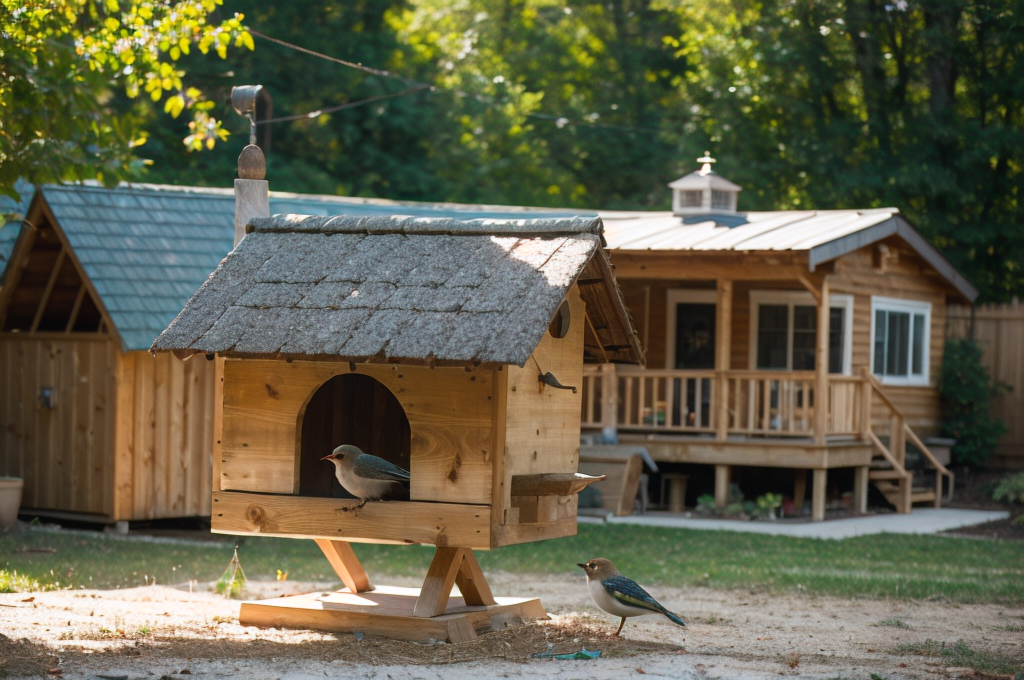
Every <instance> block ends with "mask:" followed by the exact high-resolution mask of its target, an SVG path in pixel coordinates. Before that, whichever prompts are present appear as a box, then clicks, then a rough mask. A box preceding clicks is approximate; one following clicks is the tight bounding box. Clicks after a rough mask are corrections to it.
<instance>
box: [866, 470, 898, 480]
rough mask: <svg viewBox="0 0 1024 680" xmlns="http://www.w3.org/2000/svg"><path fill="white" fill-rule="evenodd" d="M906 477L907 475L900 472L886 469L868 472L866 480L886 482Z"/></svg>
mask: <svg viewBox="0 0 1024 680" xmlns="http://www.w3.org/2000/svg"><path fill="white" fill-rule="evenodd" d="M906 475H907V473H905V472H900V471H899V470H896V469H893V468H888V469H879V468H875V469H872V470H869V471H868V479H870V480H871V481H876V480H879V481H880V480H888V479H903V478H904V477H906Z"/></svg>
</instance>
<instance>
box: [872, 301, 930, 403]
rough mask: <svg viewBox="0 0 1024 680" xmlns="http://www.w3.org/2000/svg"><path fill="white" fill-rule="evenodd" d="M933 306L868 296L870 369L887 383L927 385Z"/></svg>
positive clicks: (924, 303) (925, 303)
mask: <svg viewBox="0 0 1024 680" xmlns="http://www.w3.org/2000/svg"><path fill="white" fill-rule="evenodd" d="M931 327H932V306H931V304H930V303H928V302H921V301H918V300H902V299H899V298H887V297H872V298H871V372H872V373H874V374H875V375H876V376H877V377H878V379H879V380H881V381H882V382H883V383H885V384H887V385H927V384H928V359H929V356H930V354H929V352H930V347H929V345H930V342H929V339H930V335H931Z"/></svg>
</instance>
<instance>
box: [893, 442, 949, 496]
mask: <svg viewBox="0 0 1024 680" xmlns="http://www.w3.org/2000/svg"><path fill="white" fill-rule="evenodd" d="M903 427H904V428H905V430H904V431H905V432H906V433H907V435H908V436H909V437H910V441H912V442H914V446H916V447H917V448H918V450H919V451H920V452H921V453H922V454H924V457H925V458H927V459H928V462H930V463H931V464H932V466H933V467H934V468H935V472H936V475H935V497H936V498H942V476H943V475H945V476H946V477H949V495H948V496H946V499H945V502H946V503H949V502H950V501H951V500H953V485H954V483H955V479H956V476H955V475H954V474H953V472H952V471H951V470H950V469H949V468H947V467H946V466H945V465H943V464H942V463H940V462H939V460H938V458H936V457H935V454H933V453H932V452H931V449H929V448H928V447H927V446H925V444H924V442H922V441H921V440H920V438H918V436H917V435H916V434H915V433H914V431H913V430H912V429H910V426H909V425H907V424H906V423H904V425H903Z"/></svg>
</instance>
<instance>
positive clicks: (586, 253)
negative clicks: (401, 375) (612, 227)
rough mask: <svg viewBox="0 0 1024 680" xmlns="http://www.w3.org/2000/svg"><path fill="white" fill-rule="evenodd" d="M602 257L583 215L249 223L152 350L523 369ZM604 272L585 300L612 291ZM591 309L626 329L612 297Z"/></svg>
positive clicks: (595, 229) (281, 218) (596, 228)
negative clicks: (607, 310) (604, 311)
mask: <svg viewBox="0 0 1024 680" xmlns="http://www.w3.org/2000/svg"><path fill="white" fill-rule="evenodd" d="M606 257H607V256H606V255H605V254H604V252H603V250H602V247H601V220H600V219H598V218H596V217H592V218H580V217H571V218H556V219H550V218H547V219H544V218H542V219H523V218H519V219H514V220H507V219H505V220H502V219H474V220H456V219H451V218H437V217H418V218H415V217H395V216H369V217H366V216H364V217H353V216H336V217H311V216H304V215H278V216H276V217H270V218H262V219H256V220H253V221H252V222H250V223H249V225H248V235H247V236H246V237H245V239H244V240H243V241H242V242H241V243H240V244H239V245H238V246H237V247H236V248H235V249H234V250H233V251H232V252H231V254H230V255H228V256H227V257H226V258H225V259H224V261H223V262H222V263H221V264H220V266H219V267H218V268H217V270H216V271H215V272H214V273H213V274H212V275H211V276H210V278H209V279H208V280H207V281H206V283H204V284H203V286H202V288H200V289H199V290H198V291H197V292H196V294H195V295H194V296H193V297H192V299H191V300H189V302H188V304H187V305H185V308H184V309H183V310H182V311H181V313H180V314H179V315H178V316H177V318H175V319H174V321H173V322H172V323H171V324H170V326H168V328H167V330H166V331H164V332H163V333H162V334H161V335H160V337H159V338H157V340H156V342H154V343H153V349H154V350H172V351H178V352H182V351H184V352H187V353H197V352H198V353H213V352H219V353H221V354H222V355H225V356H282V357H288V358H291V357H331V358H339V359H348V360H362V359H368V358H380V359H388V360H394V359H405V360H417V361H427V360H431V361H432V360H437V361H453V362H470V361H481V362H493V363H502V364H516V365H519V366H522V365H524V364H525V363H526V361H527V359H529V357H530V355H531V354H532V353H533V351H534V350H535V349H536V347H537V344H538V343H539V342H540V340H541V338H542V337H543V334H544V333H545V332H546V331H547V328H548V324H549V322H550V320H551V318H552V316H554V314H555V312H556V310H557V309H558V306H559V305H560V304H561V303H562V301H563V299H564V298H565V296H566V294H567V293H568V292H569V289H570V288H571V287H572V286H573V285H574V284H575V283H576V281H577V279H578V278H579V277H580V275H581V274H582V273H583V271H584V269H586V268H587V267H588V266H589V265H590V263H591V261H592V260H593V259H594V258H602V259H603V258H606ZM603 272H604V278H605V279H607V281H606V284H608V285H606V286H603V287H601V288H593V287H591V288H589V289H588V291H586V292H585V293H584V295H588V294H589V295H594V294H600V293H601V292H603V293H604V294H605V295H606V296H607V295H608V293H609V292H611V291H613V290H615V288H614V279H613V277H612V275H611V269H610V267H608V266H605V267H604V268H603ZM616 293H617V291H616ZM591 302H593V303H595V304H597V303H600V301H599V300H596V299H595V300H593V301H591V300H587V303H588V309H589V308H590V303H591ZM604 302H605V306H606V307H607V306H608V302H612V303H613V304H615V305H616V306H617V307H618V312H619V317H620V322H621V324H622V325H624V326H625V327H626V328H627V329H628V328H629V321H628V315H627V313H626V310H625V307H624V306H623V305H622V304H621V299H619V298H617V299H616V300H612V301H608V300H605V301H604ZM630 335H631V336H632V331H630ZM634 344H636V342H635V340H634ZM640 359H641V355H640V351H639V345H638V344H636V356H635V357H632V360H633V361H639V360H640Z"/></svg>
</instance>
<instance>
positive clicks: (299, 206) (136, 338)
mask: <svg viewBox="0 0 1024 680" xmlns="http://www.w3.org/2000/svg"><path fill="white" fill-rule="evenodd" d="M40 192H41V193H42V195H43V197H44V198H45V200H46V202H47V204H48V205H49V207H50V209H51V210H52V212H53V214H54V216H55V217H56V219H57V223H58V226H59V228H60V229H61V230H62V231H63V232H64V234H65V235H66V236H67V239H68V241H69V243H70V244H71V246H72V248H73V249H74V251H75V255H76V256H77V258H78V260H79V262H81V264H82V267H83V269H84V270H85V274H86V276H88V277H89V279H90V280H91V281H92V283H93V285H94V287H95V288H96V291H97V293H98V294H99V295H100V298H101V299H100V304H101V305H103V306H104V307H105V308H106V310H107V312H108V313H109V315H110V318H111V320H112V321H113V323H114V325H115V327H116V329H117V332H118V333H119V334H120V337H121V339H122V343H123V347H124V349H126V350H141V349H148V348H149V347H150V345H151V344H152V343H153V340H154V339H156V337H157V336H158V335H159V334H160V332H161V331H162V330H163V329H164V328H166V327H167V325H168V324H169V323H170V322H171V320H172V319H174V317H175V315H177V313H178V312H180V311H181V309H182V307H183V306H184V305H185V303H186V302H187V301H188V299H189V297H190V296H191V295H192V293H194V292H195V291H196V289H198V288H199V286H201V285H202V283H203V282H204V281H205V280H206V278H207V277H208V276H209V274H210V272H212V271H213V270H214V269H215V268H216V267H217V265H218V263H219V262H220V261H221V259H222V258H223V257H224V256H225V255H227V253H228V252H229V251H230V250H231V248H232V245H233V242H234V192H233V190H232V189H214V188H202V187H180V186H169V185H153V184H134V185H123V186H121V187H117V188H114V189H107V188H103V187H100V186H95V185H88V184H86V185H82V184H78V185H60V186H57V185H46V186H43V187H41V188H40ZM270 211H271V213H294V214H305V215H321V216H326V215H337V214H341V213H344V214H347V215H354V216H373V215H395V214H401V215H409V216H413V217H450V218H456V219H478V218H485V219H521V218H548V217H550V218H564V217H572V216H577V215H583V216H596V215H600V216H601V218H602V219H603V220H604V224H605V238H606V239H607V241H608V246H609V248H611V249H613V250H659V251H674V250H677V251H681V250H694V251H713V250H718V251H722V250H735V251H753V250H804V251H809V264H810V267H811V269H812V270H813V268H814V267H815V266H817V265H818V264H820V263H822V262H827V261H829V260H832V259H835V258H836V257H840V256H841V255H843V254H845V253H848V252H851V251H853V250H856V249H857V248H861V247H863V246H865V245H869V244H871V243H874V242H877V241H879V240H881V239H884V238H887V237H888V236H890V235H893V234H896V235H898V236H900V237H902V238H903V239H905V240H906V241H907V242H908V243H909V244H910V245H911V246H912V247H914V248H915V249H916V250H917V251H918V252H919V253H920V254H921V255H922V257H924V258H925V259H926V260H927V261H928V262H929V263H930V264H931V265H932V266H934V267H935V269H936V270H937V271H939V272H940V273H941V274H942V275H943V276H944V277H945V278H946V279H947V280H948V281H949V282H950V283H951V284H952V285H953V286H954V287H955V288H956V289H957V290H959V291H960V292H961V293H962V294H963V295H964V296H965V297H967V298H968V299H971V300H973V299H974V298H975V297H976V296H977V290H976V289H975V288H974V286H972V285H971V284H970V282H968V281H967V279H966V278H964V276H963V275H962V274H960V273H959V272H958V271H957V270H956V269H955V268H954V267H953V266H952V265H951V264H950V263H949V261H948V260H946V259H945V258H944V257H943V256H942V255H941V254H940V253H939V252H938V251H937V250H936V249H935V248H934V247H932V246H931V245H930V244H928V242H927V241H925V239H924V238H923V237H922V236H921V235H920V234H919V233H918V232H917V231H916V230H915V229H914V228H913V226H911V225H910V223H908V222H907V221H906V220H905V219H904V218H903V217H902V216H900V215H899V212H898V211H897V210H896V209H894V208H884V209H878V210H830V211H813V210H807V211H778V212H748V213H729V214H721V215H714V214H710V215H704V216H702V215H686V216H683V217H680V216H676V215H673V214H672V213H671V212H617V211H582V210H566V209H556V208H526V207H512V206H491V205H464V204H446V203H418V202H411V201H390V200H384V199H370V198H351V197H341V196H320V195H305V194H293V193H284V192H271V195H270ZM9 229H10V230H11V231H12V232H16V231H17V230H14V229H11V228H10V227H8V228H5V229H4V230H3V232H0V233H3V235H4V236H6V235H7V234H6V232H7V231H8V230H9ZM14 235H16V234H14Z"/></svg>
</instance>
